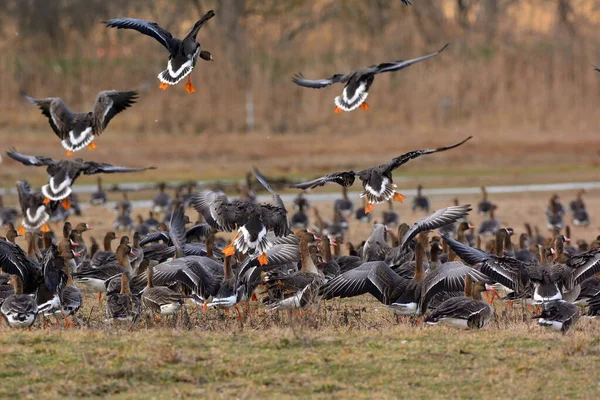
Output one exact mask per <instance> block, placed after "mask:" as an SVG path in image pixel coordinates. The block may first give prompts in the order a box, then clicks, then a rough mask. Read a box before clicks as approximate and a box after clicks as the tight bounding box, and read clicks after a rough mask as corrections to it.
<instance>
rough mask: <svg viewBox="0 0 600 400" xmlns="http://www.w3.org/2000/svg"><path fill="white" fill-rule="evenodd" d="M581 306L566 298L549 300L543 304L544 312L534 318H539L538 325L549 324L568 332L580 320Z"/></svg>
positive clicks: (548, 325) (555, 328)
mask: <svg viewBox="0 0 600 400" xmlns="http://www.w3.org/2000/svg"><path fill="white" fill-rule="evenodd" d="M579 315H580V313H579V308H578V307H577V306H576V305H573V304H571V303H569V302H568V301H564V300H554V301H548V302H545V303H543V304H542V312H541V313H540V314H539V315H535V316H533V317H532V319H535V318H538V325H540V326H547V327H550V328H552V329H554V330H557V331H561V332H562V333H563V335H564V334H566V333H567V332H568V331H569V329H571V328H572V327H573V325H575V323H576V322H577V320H579Z"/></svg>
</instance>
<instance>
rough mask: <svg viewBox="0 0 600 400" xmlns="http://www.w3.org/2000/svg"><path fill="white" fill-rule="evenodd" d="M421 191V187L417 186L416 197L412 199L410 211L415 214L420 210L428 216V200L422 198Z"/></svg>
mask: <svg viewBox="0 0 600 400" xmlns="http://www.w3.org/2000/svg"><path fill="white" fill-rule="evenodd" d="M422 191H423V186H422V185H419V186H417V195H416V196H415V197H414V198H413V202H412V211H413V212H415V211H417V210H421V211H425V212H426V213H427V214H429V199H428V198H427V197H425V196H423V193H422Z"/></svg>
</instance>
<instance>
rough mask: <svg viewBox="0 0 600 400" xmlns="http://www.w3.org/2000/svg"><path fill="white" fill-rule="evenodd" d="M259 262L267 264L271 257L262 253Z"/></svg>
mask: <svg viewBox="0 0 600 400" xmlns="http://www.w3.org/2000/svg"><path fill="white" fill-rule="evenodd" d="M258 262H259V263H260V265H267V264H268V263H269V258H268V257H267V255H266V254H265V253H262V254H261V255H260V256H259V257H258Z"/></svg>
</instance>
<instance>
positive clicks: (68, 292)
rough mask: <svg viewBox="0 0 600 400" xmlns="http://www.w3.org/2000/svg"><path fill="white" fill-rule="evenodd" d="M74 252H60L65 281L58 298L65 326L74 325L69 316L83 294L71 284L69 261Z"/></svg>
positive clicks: (76, 308)
mask: <svg viewBox="0 0 600 400" xmlns="http://www.w3.org/2000/svg"><path fill="white" fill-rule="evenodd" d="M75 255H76V253H74V252H73V251H72V250H69V251H65V252H63V253H61V257H62V259H63V263H64V270H65V273H66V274H67V281H66V284H65V287H64V288H63V289H62V290H61V291H60V292H59V299H60V311H61V313H62V315H63V317H65V327H71V326H75V325H74V324H73V323H72V322H71V321H69V317H70V316H71V315H75V313H76V312H77V311H79V309H80V308H81V305H82V304H83V295H82V294H81V291H80V290H79V289H77V287H75V285H74V284H73V276H72V273H73V264H74V263H72V262H71V261H72V260H73V259H74V257H75Z"/></svg>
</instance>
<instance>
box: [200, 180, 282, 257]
mask: <svg viewBox="0 0 600 400" xmlns="http://www.w3.org/2000/svg"><path fill="white" fill-rule="evenodd" d="M254 175H255V176H256V178H257V179H258V181H259V182H260V183H261V184H262V185H263V186H264V187H265V189H267V190H268V191H269V192H270V193H271V194H272V195H273V201H272V203H271V204H255V203H253V202H251V201H248V200H229V199H228V198H227V196H226V195H225V194H224V193H222V192H212V191H203V192H200V193H197V194H195V195H194V196H193V197H192V205H193V207H194V208H195V209H196V211H198V212H199V213H200V214H202V215H203V217H204V219H205V221H206V222H208V224H209V225H211V226H212V227H213V228H215V229H219V230H222V231H225V232H231V231H233V230H237V233H236V234H235V237H234V239H233V242H232V243H231V244H229V245H228V246H227V247H225V248H224V249H223V255H225V256H228V255H232V254H234V253H235V250H238V251H239V252H241V253H243V254H247V253H251V254H252V253H254V252H255V251H258V252H259V253H261V255H260V257H259V258H258V260H259V262H260V264H261V265H266V264H267V263H268V258H267V256H266V254H265V253H266V251H267V250H268V249H269V248H270V247H271V246H272V243H271V242H270V241H269V240H268V235H267V232H269V231H272V232H273V233H274V234H275V236H277V237H282V236H287V235H288V234H289V233H290V225H289V221H288V218H287V210H286V209H285V206H284V204H283V201H282V200H281V197H279V195H278V194H277V193H276V192H275V191H274V190H273V189H272V188H271V186H270V185H269V183H268V182H267V180H266V179H265V177H264V176H263V175H262V174H261V173H260V172H259V171H258V170H257V169H256V168H254Z"/></svg>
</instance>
